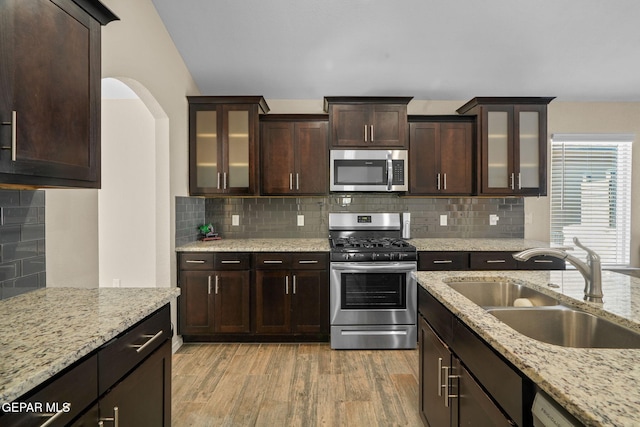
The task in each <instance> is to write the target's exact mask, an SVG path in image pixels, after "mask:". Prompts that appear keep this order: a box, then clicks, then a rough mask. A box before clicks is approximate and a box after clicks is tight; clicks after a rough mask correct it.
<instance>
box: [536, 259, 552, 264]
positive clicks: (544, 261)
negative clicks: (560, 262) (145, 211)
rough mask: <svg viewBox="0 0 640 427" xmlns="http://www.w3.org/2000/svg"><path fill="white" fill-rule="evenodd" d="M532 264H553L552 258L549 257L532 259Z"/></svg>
mask: <svg viewBox="0 0 640 427" xmlns="http://www.w3.org/2000/svg"><path fill="white" fill-rule="evenodd" d="M533 263H534V264H553V260H550V259H534V260H533Z"/></svg>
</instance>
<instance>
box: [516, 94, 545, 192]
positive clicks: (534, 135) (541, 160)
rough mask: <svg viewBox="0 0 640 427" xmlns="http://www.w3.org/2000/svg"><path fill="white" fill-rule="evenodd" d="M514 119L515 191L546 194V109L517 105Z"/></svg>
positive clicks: (539, 106) (536, 106) (543, 107)
mask: <svg viewBox="0 0 640 427" xmlns="http://www.w3.org/2000/svg"><path fill="white" fill-rule="evenodd" d="M514 120H515V125H514V136H515V147H514V163H515V165H516V166H515V168H514V173H515V182H516V184H515V185H516V190H517V192H518V193H519V194H523V195H527V194H529V195H538V194H541V195H545V194H546V188H547V120H546V106H541V105H516V106H515V109H514Z"/></svg>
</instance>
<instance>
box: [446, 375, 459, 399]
mask: <svg viewBox="0 0 640 427" xmlns="http://www.w3.org/2000/svg"><path fill="white" fill-rule="evenodd" d="M458 378H460V375H449V376H448V377H447V382H448V381H449V380H455V379H458ZM459 387H460V384H458V388H459ZM458 397H460V395H459V394H449V392H448V391H447V402H449V399H455V398H458Z"/></svg>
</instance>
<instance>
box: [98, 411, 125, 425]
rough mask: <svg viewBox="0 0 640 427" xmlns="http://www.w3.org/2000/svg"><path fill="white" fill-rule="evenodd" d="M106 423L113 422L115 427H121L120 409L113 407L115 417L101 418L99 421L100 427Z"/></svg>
mask: <svg viewBox="0 0 640 427" xmlns="http://www.w3.org/2000/svg"><path fill="white" fill-rule="evenodd" d="M105 421H113V427H118V426H119V424H120V423H119V422H118V407H117V406H114V407H113V417H106V418H100V419H99V420H98V425H99V426H103V425H104V422H105Z"/></svg>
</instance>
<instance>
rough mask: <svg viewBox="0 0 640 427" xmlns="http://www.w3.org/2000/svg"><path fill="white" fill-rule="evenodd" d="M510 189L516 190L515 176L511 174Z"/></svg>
mask: <svg viewBox="0 0 640 427" xmlns="http://www.w3.org/2000/svg"><path fill="white" fill-rule="evenodd" d="M511 189H512V190H515V189H516V187H515V175H514V174H513V173H512V174H511Z"/></svg>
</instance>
